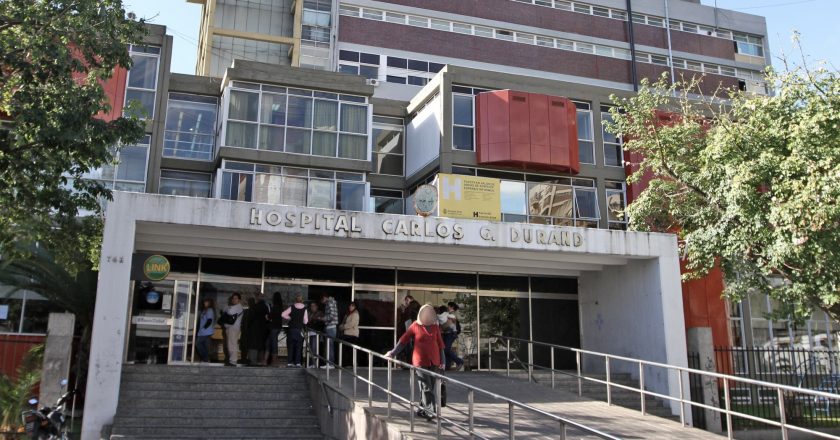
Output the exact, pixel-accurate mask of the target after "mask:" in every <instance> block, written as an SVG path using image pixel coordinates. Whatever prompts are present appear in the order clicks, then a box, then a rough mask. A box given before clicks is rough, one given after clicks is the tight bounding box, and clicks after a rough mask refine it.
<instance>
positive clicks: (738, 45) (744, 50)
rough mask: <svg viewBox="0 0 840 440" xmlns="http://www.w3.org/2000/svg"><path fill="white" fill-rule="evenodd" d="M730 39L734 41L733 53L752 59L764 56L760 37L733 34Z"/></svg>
mask: <svg viewBox="0 0 840 440" xmlns="http://www.w3.org/2000/svg"><path fill="white" fill-rule="evenodd" d="M732 39H733V40H735V52H737V53H739V54H742V55H749V56H754V57H763V56H764V46H763V44H762V39H761V37H753V36H752V35H747V34H739V33H733V35H732Z"/></svg>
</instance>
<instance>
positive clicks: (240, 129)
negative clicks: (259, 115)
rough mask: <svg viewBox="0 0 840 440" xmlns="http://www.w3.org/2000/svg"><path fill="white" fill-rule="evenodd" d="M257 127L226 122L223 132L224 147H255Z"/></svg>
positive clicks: (243, 123)
mask: <svg viewBox="0 0 840 440" xmlns="http://www.w3.org/2000/svg"><path fill="white" fill-rule="evenodd" d="M258 127H259V126H258V125H256V124H248V123H245V122H235V121H228V123H227V129H226V130H225V145H227V146H229V147H243V148H254V147H256V145H257V128H258Z"/></svg>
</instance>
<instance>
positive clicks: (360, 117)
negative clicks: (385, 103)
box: [341, 104, 367, 133]
mask: <svg viewBox="0 0 840 440" xmlns="http://www.w3.org/2000/svg"><path fill="white" fill-rule="evenodd" d="M341 131H344V132H349V133H367V106H362V105H351V104H341Z"/></svg>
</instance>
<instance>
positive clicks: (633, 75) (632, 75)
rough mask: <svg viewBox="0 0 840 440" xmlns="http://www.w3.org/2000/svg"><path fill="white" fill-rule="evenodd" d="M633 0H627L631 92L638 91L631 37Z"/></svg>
mask: <svg viewBox="0 0 840 440" xmlns="http://www.w3.org/2000/svg"><path fill="white" fill-rule="evenodd" d="M632 3H633V0H627V36H628V37H629V38H630V80H631V81H633V91H634V92H638V91H639V78H638V74H637V73H636V37H635V36H634V35H633V6H632Z"/></svg>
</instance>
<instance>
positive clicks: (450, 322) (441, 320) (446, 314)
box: [397, 295, 464, 370]
mask: <svg viewBox="0 0 840 440" xmlns="http://www.w3.org/2000/svg"><path fill="white" fill-rule="evenodd" d="M429 306H430V307H432V306H431V305H429ZM421 308H422V307H421V306H420V303H419V302H417V300H416V299H414V297H413V296H411V295H407V296H406V297H405V298H404V299H403V304H402V305H401V306H400V317H401V323H402V326H401V327H399V328H398V329H397V337H398V338H401V337H402V335H403V334H405V332H407V331H408V329H409V328H410V327H411V325H412V324H413V323H414V322H415V321H417V320H419V318H418V316H419V314H420V309H421ZM458 309H459V307H458V304H456V303H455V302H452V301H450V302H449V303H448V304H446V305H442V306H440V307H437V308H435V307H432V310H434V312H435V314H436V320H437V324H438V326H439V327H440V331H441V339H442V341H443V345H444V348H443V354H444V356H443V358H441V359H442V361H443V362H442V364H441V365H443V366H444V370H450V369H453V368H454V369H456V370H460V369H461V368H463V367H464V360H463V359H461V358H460V357H458V355H457V353H455V351H454V350H453V348H452V346H453V344H454V343H455V341H456V340H458V335H459V334H461V323H460V321H459V320H458ZM413 351H414V344H413V342H411V341H409V342H408V344H407V345H406V347H405V350H404V351H403V352H402V353H403V355H402V356H401V357H400V360H402V361H404V362H408V363H411V360H412V353H413Z"/></svg>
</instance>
